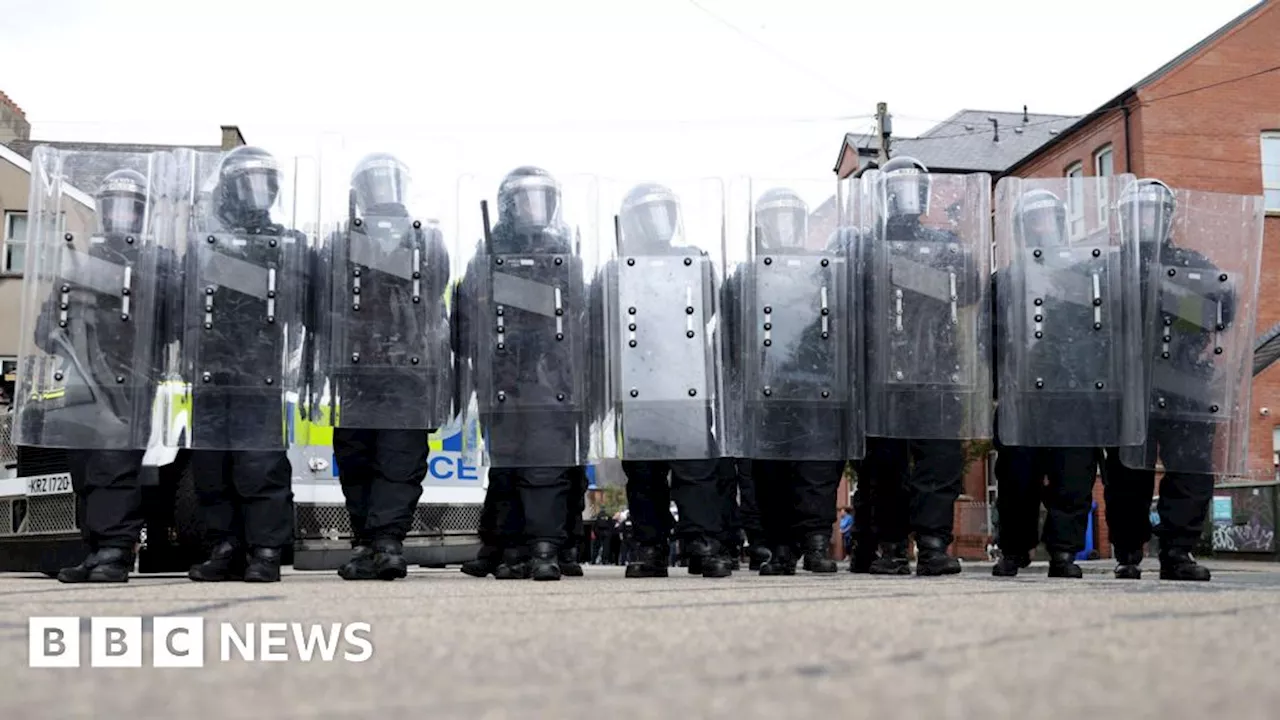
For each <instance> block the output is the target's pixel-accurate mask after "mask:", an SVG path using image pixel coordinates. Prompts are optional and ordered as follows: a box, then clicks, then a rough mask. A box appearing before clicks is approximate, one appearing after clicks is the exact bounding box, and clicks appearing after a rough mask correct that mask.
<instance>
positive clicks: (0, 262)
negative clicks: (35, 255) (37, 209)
mask: <svg viewBox="0 0 1280 720" xmlns="http://www.w3.org/2000/svg"><path fill="white" fill-rule="evenodd" d="M18 216H21V217H22V218H23V219H25V220H26V222H27V228H30V227H31V225H30V223H31V214H30V213H29V212H27V211H26V210H5V211H4V217H3V220H2V221H0V222H3V225H2V226H0V231H3V233H4V234H3V235H0V253H3V254H2V255H0V277H21V276H22V273H23V272H24V271H25V265H26V260H27V249H28V244H27V238H25V237H24V238H22V239H21V240H18V239H17V238H13V237H12V233H13V219H14V218H15V217H18ZM10 242H13V243H16V244H18V245H21V247H22V264H23V266H24V267H18V268H9V267H6V266H7V265H8V262H9V243H10Z"/></svg>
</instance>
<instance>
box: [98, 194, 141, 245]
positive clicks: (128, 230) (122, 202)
mask: <svg viewBox="0 0 1280 720" xmlns="http://www.w3.org/2000/svg"><path fill="white" fill-rule="evenodd" d="M146 211H147V203H146V201H145V200H144V199H143V198H141V197H139V196H138V195H133V194H119V193H113V194H110V195H104V196H102V197H100V198H98V223H99V225H100V229H101V230H102V232H103V233H105V234H108V235H139V234H141V233H142V223H143V218H144V217H145V215H146Z"/></svg>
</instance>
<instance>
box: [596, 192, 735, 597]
mask: <svg viewBox="0 0 1280 720" xmlns="http://www.w3.org/2000/svg"><path fill="white" fill-rule="evenodd" d="M681 228H682V221H681V213H680V200H679V198H677V197H676V195H675V193H674V192H672V190H671V189H669V188H666V187H664V186H662V185H656V184H649V183H646V184H641V185H637V186H636V187H634V188H632V189H631V190H630V191H629V192H628V193H627V196H626V197H625V198H624V199H623V202H622V207H621V208H620V210H619V214H618V226H617V230H618V231H619V232H620V235H621V236H620V237H619V239H618V242H619V250H620V252H621V253H622V254H624V255H627V256H630V257H628V258H627V260H626V264H625V265H622V264H620V263H619V262H618V261H614V262H610V263H609V265H608V266H607V267H606V268H605V269H604V271H603V272H602V273H601V274H600V276H599V277H597V278H596V279H595V281H594V282H593V283H592V287H591V303H590V308H591V324H592V337H593V338H599V341H598V342H600V343H601V345H602V346H603V347H607V348H609V350H608V351H607V353H604V354H607V355H609V356H611V357H613V358H618V360H617V362H615V363H613V364H614V366H615V367H614V368H613V371H614V377H613V378H610V379H608V380H607V379H606V378H605V373H606V372H609V371H608V370H606V369H605V368H604V363H602V362H596V363H594V364H593V368H592V378H593V384H594V385H595V386H596V387H597V388H598V389H597V390H596V391H595V392H593V393H592V395H593V400H594V402H595V406H594V408H593V409H594V411H595V413H596V417H602V416H603V415H604V413H605V411H606V407H608V406H611V405H613V401H614V400H615V399H616V398H611V397H608V393H609V390H608V388H613V390H614V391H615V392H621V391H622V390H623V388H622V387H621V383H622V380H621V371H622V365H623V362H624V360H623V359H621V358H619V355H620V354H621V353H624V352H626V351H627V350H630V349H631V348H635V347H637V345H636V344H637V343H638V342H643V343H647V345H645V346H641V347H639V349H638V350H636V351H634V354H633V355H632V356H630V357H628V358H627V359H626V362H630V363H633V364H634V365H635V366H636V367H650V368H651V370H654V371H656V370H657V368H656V367H652V364H653V359H654V358H669V357H671V356H673V355H674V354H675V353H678V352H687V353H688V354H687V357H688V358H689V362H690V363H693V362H698V363H702V365H703V368H706V367H707V365H708V360H711V361H712V365H713V364H714V361H715V359H716V358H715V357H714V356H713V357H710V358H709V357H708V356H707V355H706V347H707V345H706V343H705V342H699V335H698V333H697V331H696V330H694V329H693V328H695V327H702V328H705V327H706V325H707V324H708V320H709V318H710V317H712V316H714V314H715V312H716V309H715V299H714V292H715V291H714V288H715V283H716V278H715V275H714V272H713V269H712V267H711V265H710V263H708V262H706V257H707V253H706V252H704V251H703V250H701V249H700V248H697V247H693V246H684V245H677V244H675V242H676V240H677V237H678V235H679V231H680V229H681ZM636 257H640V258H650V261H647V262H646V261H643V260H642V261H641V264H640V265H639V266H637V265H636V264H635V263H636V259H635V258H636ZM658 257H661V258H664V260H663V262H664V263H666V264H664V265H662V266H660V267H652V266H653V265H654V263H655V262H656V261H655V260H653V259H654V258H658ZM665 258H670V260H669V261H667V260H665ZM680 258H683V260H680ZM686 267H688V268H693V269H692V270H691V271H689V272H690V273H693V274H694V278H689V279H687V280H686V281H685V282H688V283H689V284H690V288H691V289H690V292H693V293H694V297H693V298H687V297H685V296H683V295H680V296H678V297H676V296H673V295H674V293H669V294H667V296H665V297H659V296H656V295H657V293H656V292H655V293H653V294H652V295H654V296H649V297H631V296H626V297H623V293H624V289H623V287H622V283H623V275H622V273H624V272H625V273H628V274H629V276H630V277H633V278H635V280H636V281H638V282H642V283H646V285H645V287H646V288H649V289H652V290H657V289H658V288H661V287H662V284H661V283H663V282H664V281H669V280H670V278H671V277H674V276H675V275H674V274H675V273H680V272H683V270H681V269H673V268H686ZM695 278H696V279H695ZM651 281H652V282H651ZM683 284H684V282H682V283H681V285H683ZM693 288H696V289H693ZM633 300H634V301H635V302H636V304H637V305H640V303H641V302H644V303H646V304H645V305H641V306H640V307H639V308H628V309H627V314H628V316H629V317H631V318H632V320H633V322H631V323H630V324H629V325H628V327H627V328H623V327H622V326H621V324H620V323H619V322H617V321H616V320H615V318H613V317H608V318H606V316H607V315H610V314H619V313H618V312H617V311H618V309H619V308H621V307H622V303H624V302H631V301H633ZM687 302H692V304H688V305H687V304H686V303H687ZM686 314H687V315H688V316H689V317H690V318H691V319H690V320H689V321H688V322H689V323H690V324H689V325H688V327H689V328H690V329H688V330H687V331H685V330H684V327H685V323H684V322H680V325H679V326H678V327H679V330H676V329H675V328H673V327H670V326H669V325H667V324H666V323H672V322H673V321H672V320H671V318H673V317H674V316H676V315H678V316H679V317H680V318H682V319H683V318H685V317H686ZM646 321H647V322H646ZM637 323H643V324H644V328H643V329H641V328H640V327H639V325H638V324H637ZM637 332H639V334H636V333H637ZM686 332H687V333H688V335H687V336H686V334H685V333H686ZM628 334H629V335H630V338H631V339H624V338H626V337H627V335H628ZM624 342H625V343H628V347H626V348H624V347H623V343H624ZM684 342H688V343H691V345H690V346H688V347H682V346H676V345H672V344H671V343H684ZM661 343H667V345H665V346H662V347H657V348H656V349H652V350H651V349H650V347H649V346H650V345H654V346H656V345H658V344H661ZM693 343H697V344H696V345H694V344H693ZM604 354H601V357H603V356H604ZM646 364H648V365H646ZM663 370H664V371H666V372H664V373H663V375H661V376H659V375H658V374H657V372H650V373H649V374H648V375H647V376H645V378H644V381H643V382H649V383H651V384H650V385H644V384H642V381H636V387H633V388H630V389H629V390H627V391H626V392H628V394H629V397H632V398H636V402H635V403H628V402H627V400H626V398H624V399H623V400H622V401H621V403H620V406H621V412H620V413H619V415H620V417H619V424H620V430H619V433H618V434H619V441H620V443H621V448H620V453H621V456H622V457H623V460H622V470H623V472H624V473H625V474H626V476H627V507H628V509H629V510H630V519H631V523H632V536H631V539H632V541H633V544H634V546H635V556H634V557H633V558H632V562H630V563H629V564H628V566H627V577H630V578H646V577H666V575H667V572H668V568H667V566H668V562H669V560H670V556H671V550H670V548H671V545H670V542H671V539H672V534H673V531H674V535H675V539H676V541H678V542H679V544H680V548H681V552H682V554H683V555H684V557H685V558H686V559H687V560H688V567H689V572H690V573H693V574H701V575H703V576H704V577H725V576H727V575H729V574H730V572H731V571H732V568H731V563H730V562H729V560H728V559H727V558H726V557H723V556H722V555H721V544H720V541H721V538H722V533H723V521H724V518H723V514H724V505H723V503H722V502H721V497H720V494H719V493H720V490H719V481H720V475H721V473H720V466H721V460H720V459H719V458H718V457H716V456H717V455H718V453H717V452H716V439H715V438H714V437H713V436H712V433H711V428H712V427H713V425H714V412H713V402H714V399H713V397H712V392H713V391H712V390H711V389H705V387H704V391H703V393H702V396H701V397H698V396H697V392H698V391H697V389H696V388H695V389H692V390H691V391H690V392H691V393H693V394H692V395H691V396H690V397H689V398H688V399H687V400H682V401H678V402H675V401H656V402H654V403H653V404H647V403H646V398H648V397H650V396H657V395H658V394H659V393H663V392H679V393H680V394H683V393H684V390H683V389H679V390H678V391H677V390H674V388H673V387H672V386H671V382H672V381H674V382H677V383H681V384H683V383H684V382H685V380H684V378H685V377H686V375H685V373H686V372H688V373H689V374H690V375H696V370H695V368H692V367H689V368H681V369H679V370H677V369H667V368H663ZM702 377H703V378H714V366H712V367H711V368H710V370H709V372H708V373H707V374H706V375H703V376H702ZM712 382H714V381H712ZM682 387H683V385H682ZM712 387H714V385H712ZM628 457H631V458H634V459H626V458H628ZM673 500H674V501H675V504H676V508H677V510H678V511H679V520H678V521H677V520H675V519H674V518H672V516H671V512H670V508H671V502H672V501H673Z"/></svg>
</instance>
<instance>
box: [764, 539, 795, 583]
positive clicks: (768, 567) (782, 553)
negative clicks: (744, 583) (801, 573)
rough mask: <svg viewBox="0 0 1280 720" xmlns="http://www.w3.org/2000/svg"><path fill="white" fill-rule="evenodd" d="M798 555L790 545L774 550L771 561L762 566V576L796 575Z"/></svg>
mask: <svg viewBox="0 0 1280 720" xmlns="http://www.w3.org/2000/svg"><path fill="white" fill-rule="evenodd" d="M795 574H796V554H795V551H794V550H792V549H791V546H790V545H779V546H777V547H775V548H773V551H772V553H770V555H769V560H768V561H767V562H765V563H762V564H761V565H760V575H761V576H770V577H772V576H777V575H795Z"/></svg>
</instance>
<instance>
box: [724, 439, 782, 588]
mask: <svg viewBox="0 0 1280 720" xmlns="http://www.w3.org/2000/svg"><path fill="white" fill-rule="evenodd" d="M719 478H720V480H719V483H720V502H721V503H723V507H724V520H723V523H724V532H723V533H722V534H721V539H720V543H721V545H722V546H723V548H724V550H725V551H726V554H727V555H728V556H729V557H730V558H731V560H733V561H736V560H737V559H738V558H739V556H740V555H741V554H742V545H743V542H744V541H745V542H746V544H747V545H748V546H749V550H748V552H749V553H750V556H751V557H750V559H749V565H748V568H749V569H751V570H759V569H760V565H761V564H762V563H764V562H765V561H767V560H768V559H769V554H770V553H769V548H768V542H767V541H766V539H765V535H764V526H763V525H761V524H760V506H759V505H758V504H757V503H756V485H755V480H754V479H753V478H752V475H751V461H750V460H738V459H735V458H723V459H722V460H721V461H720V472H719Z"/></svg>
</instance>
